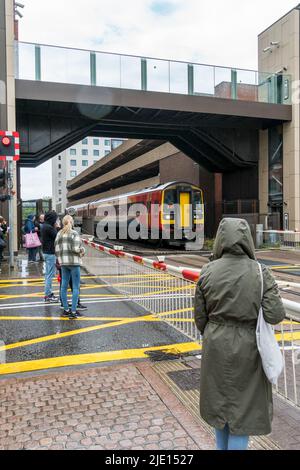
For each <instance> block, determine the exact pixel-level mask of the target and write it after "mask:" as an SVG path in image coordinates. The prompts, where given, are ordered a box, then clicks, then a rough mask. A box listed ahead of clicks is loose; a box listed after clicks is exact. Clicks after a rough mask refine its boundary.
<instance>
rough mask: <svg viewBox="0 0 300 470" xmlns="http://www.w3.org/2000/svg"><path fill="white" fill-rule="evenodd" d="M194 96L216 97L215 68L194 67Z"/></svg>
mask: <svg viewBox="0 0 300 470" xmlns="http://www.w3.org/2000/svg"><path fill="white" fill-rule="evenodd" d="M193 68H194V94H195V95H209V96H213V95H214V67H212V66H209V65H193Z"/></svg>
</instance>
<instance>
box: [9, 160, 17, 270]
mask: <svg viewBox="0 0 300 470" xmlns="http://www.w3.org/2000/svg"><path fill="white" fill-rule="evenodd" d="M7 166H8V190H9V196H10V198H9V200H8V215H9V221H8V223H9V265H10V267H11V268H12V269H13V268H14V266H15V256H14V223H15V216H14V200H13V187H14V163H13V162H12V161H9V162H8V165H7Z"/></svg>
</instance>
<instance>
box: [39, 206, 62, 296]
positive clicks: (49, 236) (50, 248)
mask: <svg viewBox="0 0 300 470" xmlns="http://www.w3.org/2000/svg"><path fill="white" fill-rule="evenodd" d="M57 220H58V216H57V213H56V212H55V211H50V212H47V214H45V223H44V224H43V230H42V245H43V255H44V259H45V265H46V268H45V302H46V303H57V302H58V298H57V297H55V295H54V294H53V292H52V282H53V278H54V276H55V263H56V256H55V247H54V242H55V238H56V235H57Z"/></svg>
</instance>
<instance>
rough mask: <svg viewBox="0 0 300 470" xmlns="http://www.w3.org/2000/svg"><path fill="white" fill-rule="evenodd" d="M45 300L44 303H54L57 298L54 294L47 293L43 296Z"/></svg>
mask: <svg viewBox="0 0 300 470" xmlns="http://www.w3.org/2000/svg"><path fill="white" fill-rule="evenodd" d="M45 302H46V304H56V303H57V302H58V299H57V298H56V297H55V296H54V295H52V296H51V295H49V296H48V297H45Z"/></svg>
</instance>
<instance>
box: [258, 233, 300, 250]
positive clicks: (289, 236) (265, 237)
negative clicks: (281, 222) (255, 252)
mask: <svg viewBox="0 0 300 470" xmlns="http://www.w3.org/2000/svg"><path fill="white" fill-rule="evenodd" d="M256 241H257V248H261V247H263V246H268V247H274V248H285V249H293V250H299V249H300V232H293V231H291V230H285V231H283V230H258V231H257V235H256Z"/></svg>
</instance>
